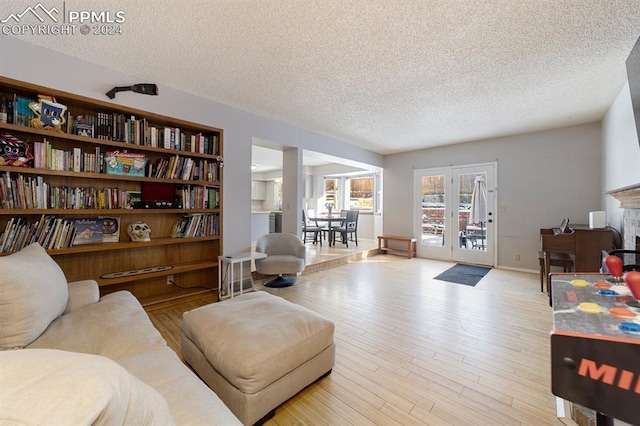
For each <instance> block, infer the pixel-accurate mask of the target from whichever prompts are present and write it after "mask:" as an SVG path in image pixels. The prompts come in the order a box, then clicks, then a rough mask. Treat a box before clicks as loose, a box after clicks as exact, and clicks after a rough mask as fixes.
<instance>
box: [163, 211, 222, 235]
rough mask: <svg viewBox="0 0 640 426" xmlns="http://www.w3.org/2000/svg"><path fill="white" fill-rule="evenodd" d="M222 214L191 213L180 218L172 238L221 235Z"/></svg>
mask: <svg viewBox="0 0 640 426" xmlns="http://www.w3.org/2000/svg"><path fill="white" fill-rule="evenodd" d="M219 221H220V216H219V215H218V214H216V213H190V214H187V215H185V216H184V218H182V219H180V220H178V221H177V222H176V223H175V224H174V225H173V228H172V230H171V238H194V237H204V236H213V235H219V234H220V232H219V231H220V230H219V226H220V223H219Z"/></svg>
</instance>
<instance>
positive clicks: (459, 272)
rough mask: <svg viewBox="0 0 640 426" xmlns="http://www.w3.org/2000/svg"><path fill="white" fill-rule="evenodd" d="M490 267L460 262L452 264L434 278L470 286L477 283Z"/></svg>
mask: <svg viewBox="0 0 640 426" xmlns="http://www.w3.org/2000/svg"><path fill="white" fill-rule="evenodd" d="M490 270H491V268H485V267H482V266H472V265H463V264H461V263H458V264H455V265H453V266H452V267H451V268H449V269H447V270H446V271H444V272H443V273H441V274H440V275H438V276H437V277H435V278H434V279H436V280H440V281H448V282H450V283H456V284H464V285H470V286H471V287H473V286H475V285H476V284H478V281H480V280H481V279H482V277H484V276H485V275H487V272H489V271H490Z"/></svg>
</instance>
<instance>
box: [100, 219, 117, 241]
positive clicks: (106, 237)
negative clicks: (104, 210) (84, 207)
mask: <svg viewBox="0 0 640 426" xmlns="http://www.w3.org/2000/svg"><path fill="white" fill-rule="evenodd" d="M98 219H102V242H103V243H117V242H118V241H120V218H119V217H116V216H98Z"/></svg>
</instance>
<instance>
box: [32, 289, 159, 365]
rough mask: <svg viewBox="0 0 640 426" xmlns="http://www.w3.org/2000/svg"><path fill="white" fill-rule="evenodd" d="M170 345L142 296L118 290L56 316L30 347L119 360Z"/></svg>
mask: <svg viewBox="0 0 640 426" xmlns="http://www.w3.org/2000/svg"><path fill="white" fill-rule="evenodd" d="M166 345H167V343H166V341H165V340H164V339H163V338H162V335H161V334H160V332H159V331H158V330H157V329H156V328H155V327H154V326H153V324H152V323H151V320H150V319H149V316H148V315H147V313H146V312H145V311H144V308H143V307H142V306H141V305H140V302H139V301H138V299H136V298H135V297H134V296H133V294H131V293H130V292H128V291H117V292H115V293H110V294H107V295H106V296H104V297H102V298H101V299H100V301H99V302H97V303H92V304H90V305H87V306H84V307H81V308H79V309H76V310H74V311H72V312H69V313H68V314H65V315H63V316H61V317H60V318H58V319H56V320H55V321H54V322H52V323H51V325H50V326H49V328H48V329H47V330H46V331H45V332H44V333H42V335H41V336H40V337H38V338H37V339H36V340H35V341H34V342H33V343H31V344H30V345H29V346H28V348H51V349H61V350H64V351H73V352H84V353H90V354H96V355H102V356H106V357H108V358H111V359H114V360H118V358H123V357H127V356H130V355H135V354H137V353H141V352H145V351H148V350H149V349H151V348H155V347H158V346H166Z"/></svg>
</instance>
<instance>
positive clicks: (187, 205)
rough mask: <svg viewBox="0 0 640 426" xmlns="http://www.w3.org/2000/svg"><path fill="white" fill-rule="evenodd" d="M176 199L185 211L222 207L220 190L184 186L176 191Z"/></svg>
mask: <svg viewBox="0 0 640 426" xmlns="http://www.w3.org/2000/svg"><path fill="white" fill-rule="evenodd" d="M176 192H177V194H176V197H177V198H178V200H179V202H180V203H181V204H182V208H183V209H217V208H219V207H220V190H219V189H218V188H205V187H203V186H192V187H189V186H184V187H179V188H177V189H176Z"/></svg>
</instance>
